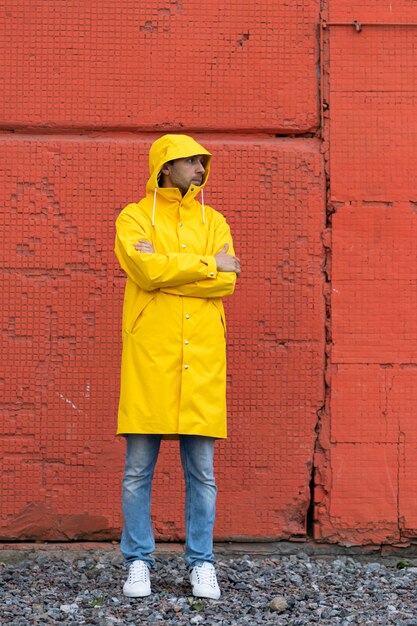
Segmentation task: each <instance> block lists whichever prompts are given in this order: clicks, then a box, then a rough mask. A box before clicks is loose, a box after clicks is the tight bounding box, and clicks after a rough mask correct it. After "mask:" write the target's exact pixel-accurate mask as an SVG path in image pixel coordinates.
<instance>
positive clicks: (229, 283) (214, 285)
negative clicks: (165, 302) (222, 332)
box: [161, 217, 237, 298]
mask: <svg viewBox="0 0 417 626" xmlns="http://www.w3.org/2000/svg"><path fill="white" fill-rule="evenodd" d="M225 243H227V244H229V250H228V254H231V255H234V254H235V251H234V248H233V241H232V236H231V234H230V228H229V226H228V224H227V222H226V220H225V219H224V218H223V217H222V218H221V220H220V222H219V224H218V225H217V227H216V229H215V234H214V242H213V258H214V255H215V254H217V253H218V252H220V250H221V249H222V248H223V247H224V244H225ZM236 278H237V276H236V274H235V273H234V272H218V271H217V266H216V270H215V271H214V275H213V276H211V277H209V279H206V280H198V281H195V282H192V283H187V284H184V285H180V286H178V287H169V288H164V287H163V288H162V289H161V291H163V292H164V293H169V294H171V295H174V296H190V297H194V298H222V297H223V296H230V295H232V293H233V292H234V289H235V285H236Z"/></svg>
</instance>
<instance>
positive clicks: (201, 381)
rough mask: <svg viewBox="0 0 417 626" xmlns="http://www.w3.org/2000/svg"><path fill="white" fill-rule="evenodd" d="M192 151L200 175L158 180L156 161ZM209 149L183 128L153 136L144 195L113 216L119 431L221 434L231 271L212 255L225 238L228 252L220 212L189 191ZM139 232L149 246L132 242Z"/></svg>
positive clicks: (161, 162) (193, 189) (227, 237)
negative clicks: (119, 336)
mask: <svg viewBox="0 0 417 626" xmlns="http://www.w3.org/2000/svg"><path fill="white" fill-rule="evenodd" d="M200 154H203V155H207V164H206V169H205V175H204V179H203V182H202V184H201V185H193V184H192V185H191V186H190V187H189V189H188V192H187V193H186V194H185V196H184V197H183V196H182V195H181V192H180V191H179V189H177V188H161V187H159V185H158V176H159V173H160V171H161V168H162V166H163V165H164V163H167V162H168V161H171V160H173V159H179V158H186V157H190V156H195V155H200ZM210 159H211V155H210V153H209V152H207V150H205V148H203V147H202V146H200V145H199V144H198V143H197V142H195V141H194V139H192V138H191V137H188V136H186V135H165V136H164V137H161V138H160V139H159V140H157V141H156V142H154V144H153V145H152V148H151V151H150V155H149V169H150V178H149V180H148V182H147V185H146V197H145V198H144V199H143V200H141V201H140V202H139V203H138V204H136V203H133V204H129V205H128V206H126V207H125V208H124V209H123V211H122V212H121V213H120V215H119V217H118V219H117V222H116V244H115V252H116V255H117V258H118V259H119V262H120V265H121V266H122V268H123V269H124V270H125V272H126V274H127V282H126V291H125V298H124V304H123V352H122V368H121V389H120V403H119V414H118V430H117V432H118V434H126V433H148V434H162V435H166V436H169V435H171V436H174V437H175V436H178V434H187V435H205V436H210V437H217V438H225V437H226V436H227V432H226V354H225V351H226V348H225V319H224V310H223V303H222V299H221V298H222V296H227V295H230V294H232V293H233V290H234V286H235V282H236V274H235V273H233V272H218V271H217V267H216V261H215V259H214V255H215V254H217V252H219V251H220V250H221V249H222V248H223V246H224V244H225V243H228V244H229V253H230V254H234V250H233V244H232V239H231V235H230V229H229V227H228V225H227V223H226V220H225V219H224V217H223V216H222V215H221V214H220V213H218V212H217V211H215V210H214V209H212V208H211V207H209V206H204V200H202V204H200V202H198V201H197V200H196V196H197V194H198V193H199V192H200V191H202V187H204V185H205V184H206V182H207V178H208V175H209V171H210ZM139 239H145V240H147V241H149V242H151V243H152V245H153V247H154V250H155V253H152V254H151V253H145V252H139V251H137V250H135V247H134V244H135V243H137V242H138V241H139ZM167 438H169V437H167Z"/></svg>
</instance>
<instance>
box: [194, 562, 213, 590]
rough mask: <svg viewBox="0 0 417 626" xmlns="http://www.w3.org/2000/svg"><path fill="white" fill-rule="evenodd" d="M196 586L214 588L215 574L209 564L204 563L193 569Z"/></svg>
mask: <svg viewBox="0 0 417 626" xmlns="http://www.w3.org/2000/svg"><path fill="white" fill-rule="evenodd" d="M195 573H196V576H197V580H198V584H199V585H200V584H203V585H210V586H211V587H215V586H216V572H215V569H214V567H213V566H212V565H210V563H204V564H203V565H197V566H196V568H195Z"/></svg>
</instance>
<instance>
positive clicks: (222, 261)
mask: <svg viewBox="0 0 417 626" xmlns="http://www.w3.org/2000/svg"><path fill="white" fill-rule="evenodd" d="M228 249H229V244H228V243H225V244H224V246H223V249H222V250H220V252H218V253H217V254H215V255H214V258H215V259H216V265H217V270H218V271H219V272H235V274H237V275H238V276H239V274H240V261H239V259H238V258H237V256H233V255H232V254H227V251H228Z"/></svg>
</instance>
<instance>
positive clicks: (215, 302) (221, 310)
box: [210, 298, 227, 337]
mask: <svg viewBox="0 0 417 626" xmlns="http://www.w3.org/2000/svg"><path fill="white" fill-rule="evenodd" d="M210 302H211V303H212V304H213V305H214V306H215V307H216V309H217V310H218V312H219V313H220V319H221V321H222V324H223V329H224V336H225V337H226V334H227V331H226V316H225V314H224V307H223V302H222V300H221V298H218V299H217V298H216V299H213V300H211V301H210Z"/></svg>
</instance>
